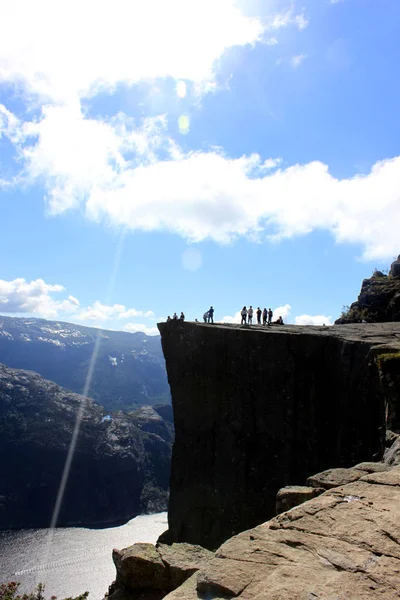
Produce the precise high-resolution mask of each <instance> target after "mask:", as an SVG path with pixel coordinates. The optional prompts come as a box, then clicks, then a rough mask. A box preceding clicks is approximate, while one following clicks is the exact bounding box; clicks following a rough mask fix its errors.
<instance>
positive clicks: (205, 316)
mask: <svg viewBox="0 0 400 600" xmlns="http://www.w3.org/2000/svg"><path fill="white" fill-rule="evenodd" d="M203 321H204V323H207V322H208V310H206V312H205V313H204V315H203Z"/></svg>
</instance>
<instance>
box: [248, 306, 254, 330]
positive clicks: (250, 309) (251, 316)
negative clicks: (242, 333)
mask: <svg viewBox="0 0 400 600" xmlns="http://www.w3.org/2000/svg"><path fill="white" fill-rule="evenodd" d="M247 322H248V324H249V325H252V324H253V307H252V306H251V305H250V307H249V310H248V311H247Z"/></svg>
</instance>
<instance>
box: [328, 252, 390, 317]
mask: <svg viewBox="0 0 400 600" xmlns="http://www.w3.org/2000/svg"><path fill="white" fill-rule="evenodd" d="M361 321H367V322H369V323H386V322H390V321H400V256H399V258H398V259H397V260H396V261H395V262H394V263H392V266H391V269H390V272H389V275H384V274H383V273H382V272H381V271H375V273H374V275H373V276H372V277H370V278H369V279H364V281H363V282H362V286H361V291H360V294H359V296H358V299H357V301H356V302H353V304H351V306H350V307H349V308H347V309H346V310H344V311H343V313H342V316H341V317H340V318H339V319H337V320H336V322H335V323H336V324H337V325H345V324H346V323H360V322H361Z"/></svg>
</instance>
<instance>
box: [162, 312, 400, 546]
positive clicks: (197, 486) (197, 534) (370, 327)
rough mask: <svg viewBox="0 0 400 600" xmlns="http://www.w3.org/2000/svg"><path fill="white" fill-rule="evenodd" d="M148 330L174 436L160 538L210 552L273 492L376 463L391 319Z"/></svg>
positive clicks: (395, 408) (389, 379)
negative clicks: (165, 527)
mask: <svg viewBox="0 0 400 600" xmlns="http://www.w3.org/2000/svg"><path fill="white" fill-rule="evenodd" d="M159 329H160V332H161V336H162V346H163V351H164V355H165V358H166V365H167V373H168V380H169V383H170V387H171V393H172V402H173V408H174V419H175V435H176V437H175V444H174V447H173V455H172V471H171V481H170V504H169V531H168V532H167V533H166V534H165V535H164V536H162V537H163V540H164V541H167V542H171V541H178V542H189V543H192V544H200V545H202V546H205V547H207V548H216V547H218V545H219V544H220V543H222V542H223V541H225V540H226V539H227V538H229V537H230V536H232V535H233V534H237V533H239V532H241V531H244V530H245V529H248V528H250V527H254V526H256V525H258V524H260V523H262V522H264V521H266V520H267V519H269V518H271V517H273V516H274V514H275V512H274V511H275V497H276V493H277V491H278V489H280V488H282V487H284V486H286V485H288V484H290V485H296V484H299V485H302V484H304V482H305V481H306V479H307V477H308V476H310V475H312V474H314V473H316V472H319V471H323V470H325V469H327V468H332V467H349V466H353V465H354V464H357V463H359V462H362V461H370V460H380V459H381V458H382V456H383V452H384V439H385V429H386V425H387V422H388V423H390V428H391V429H392V430H395V431H396V430H398V429H399V427H400V418H399V417H400V411H399V398H400V368H399V365H400V324H389V323H385V324H379V325H378V324H362V325H361V324H360V325H346V326H334V327H320V328H318V327H295V326H286V325H285V326H283V327H282V326H275V327H270V328H267V329H263V328H260V327H252V328H249V327H236V326H228V325H205V324H200V323H180V322H178V323H176V322H172V323H163V324H160V325H159ZM317 500H318V499H316V500H315V501H317Z"/></svg>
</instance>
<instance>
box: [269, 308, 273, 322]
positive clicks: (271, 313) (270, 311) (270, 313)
mask: <svg viewBox="0 0 400 600" xmlns="http://www.w3.org/2000/svg"><path fill="white" fill-rule="evenodd" d="M273 315H274V313H273V312H272V310H271V309H270V308H269V309H268V325H271V321H272V317H273Z"/></svg>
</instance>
